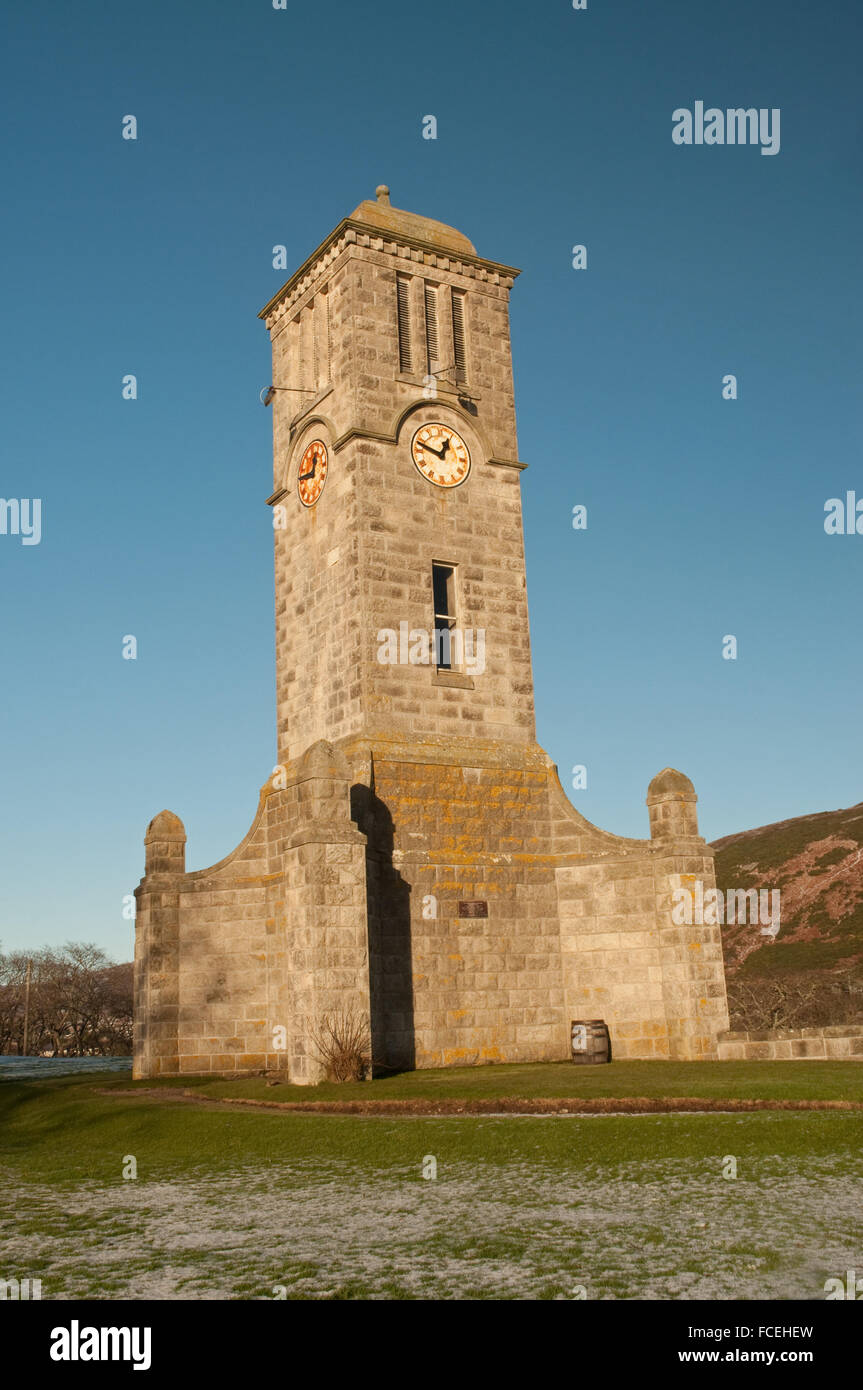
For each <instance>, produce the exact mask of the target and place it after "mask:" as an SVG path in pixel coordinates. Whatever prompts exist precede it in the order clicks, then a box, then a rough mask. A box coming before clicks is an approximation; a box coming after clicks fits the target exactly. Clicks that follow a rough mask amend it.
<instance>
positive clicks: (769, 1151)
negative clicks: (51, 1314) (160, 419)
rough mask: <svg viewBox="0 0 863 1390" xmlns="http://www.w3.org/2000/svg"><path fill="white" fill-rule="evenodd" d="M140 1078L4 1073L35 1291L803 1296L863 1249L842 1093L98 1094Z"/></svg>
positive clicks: (822, 1072)
mask: <svg viewBox="0 0 863 1390" xmlns="http://www.w3.org/2000/svg"><path fill="white" fill-rule="evenodd" d="M143 1084H144V1085H150V1084H152V1083H143ZM178 1084H179V1085H180V1087H181V1089H182V1088H188V1089H194V1090H195V1091H196V1092H202V1093H204V1094H207V1095H212V1096H216V1095H245V1096H252V1097H254V1096H260V1097H261V1098H266V1099H273V1098H278V1099H284V1098H287V1097H288V1096H290V1098H291V1099H293V1098H294V1093H298V1094H299V1098H300V1099H302V1098H308V1099H311V1098H313V1097H314V1098H316V1099H325V1098H330V1097H331V1098H336V1099H342V1098H345V1097H347V1096H348V1095H349V1094H350V1093H351V1092H356V1093H359V1094H360V1096H361V1097H362V1098H365V1097H368V1096H369V1095H370V1094H373V1095H376V1096H379V1097H392V1096H397V1097H409V1096H411V1095H423V1096H430V1095H431V1096H464V1097H470V1096H489V1095H498V1096H500V1095H506V1096H560V1095H569V1096H575V1095H579V1096H602V1095H606V1096H607V1095H617V1096H625V1095H630V1096H633V1095H635V1096H656V1095H660V1094H663V1095H680V1096H712V1097H740V1098H751V1097H764V1098H771V1099H776V1098H779V1099H782V1098H795V1099H807V1098H811V1099H834V1098H835V1099H843V1098H844V1099H861V1098H863V1067H861V1066H860V1064H858V1063H841V1062H835V1063H834V1062H820V1063H811V1064H810V1063H797V1062H792V1063H730V1062H729V1063H713V1064H711V1063H704V1064H702V1063H688V1064H679V1065H677V1064H669V1063H649V1062H640V1063H613V1064H611V1065H610V1066H605V1067H591V1068H582V1067H573V1066H571V1065H566V1064H561V1065H555V1064H549V1065H545V1066H536V1067H520V1066H513V1067H488V1068H480V1069H468V1068H465V1069H459V1070H458V1071H446V1072H422V1073H415V1074H413V1075H406V1076H399V1077H392V1078H389V1079H386V1080H381V1081H376V1082H370V1083H366V1084H364V1085H361V1086H357V1087H347V1086H322V1087H316V1088H314V1090H311V1089H309V1088H293V1087H286V1086H280V1087H273V1088H265V1086H264V1083H263V1080H260V1081H259V1080H258V1079H255V1078H253V1079H250V1080H247V1081H244V1082H218V1081H207V1080H206V1079H203V1078H194V1079H192V1078H188V1079H183V1080H182V1081H181V1082H179V1083H178ZM130 1086H131V1083H130V1082H129V1081H128V1080H126V1079H124V1078H118V1077H117V1076H116V1074H105V1075H104V1076H101V1077H94V1076H93V1075H88V1076H85V1077H64V1078H62V1079H57V1080H46V1081H36V1082H2V1083H0V1172H2V1176H3V1178H4V1183H3V1198H2V1199H0V1201H2V1205H3V1206H4V1207H5V1211H4V1212H3V1221H2V1227H0V1230H2V1236H0V1277H7V1278H8V1277H10V1276H12V1275H17V1277H19V1278H25V1277H28V1276H29V1277H31V1278H39V1277H40V1278H42V1281H43V1298H64V1297H68V1298H84V1297H97V1298H124V1299H135V1298H146V1297H163V1298H256V1299H271V1298H273V1297H274V1296H277V1295H278V1294H279V1293H280V1291H282V1290H284V1294H285V1296H287V1297H289V1298H326V1299H343V1298H435V1297H440V1298H449V1299H500V1298H504V1299H510V1298H553V1299H554V1298H557V1299H562V1298H567V1299H569V1298H572V1297H574V1296H577V1292H578V1290H579V1289H584V1290H585V1292H586V1295H587V1296H588V1297H590V1298H596V1297H600V1298H645V1297H646V1298H663V1299H664V1298H706V1297H718V1298H744V1299H749V1298H766V1297H786V1298H803V1299H806V1298H823V1297H824V1292H823V1284H824V1280H825V1279H826V1278H828V1277H832V1276H834V1275H838V1274H842V1275H844V1271H845V1269H847V1268H857V1269H858V1270H859V1269H863V1239H861V1228H860V1218H859V1213H860V1212H861V1210H863V1160H861V1151H863V1143H861V1141H863V1115H860V1114H855V1113H853V1112H850V1113H849V1112H809V1113H805V1112H804V1113H800V1112H784V1111H771V1112H763V1113H754V1114H746V1115H733V1114H707V1115H681V1116H676V1115H646V1116H623V1117H622V1116H601V1117H578V1116H560V1117H554V1118H548V1117H542V1118H534V1117H529V1116H523V1117H510V1116H506V1117H496V1116H483V1117H474V1116H464V1117H459V1118H431V1117H424V1116H423V1117H414V1118H391V1117H386V1118H380V1117H378V1118H360V1117H354V1116H350V1117H346V1116H329V1115H327V1116H322V1115H301V1114H293V1113H288V1114H281V1113H279V1112H273V1111H260V1110H254V1109H251V1110H247V1111H246V1110H232V1109H227V1108H226V1109H220V1108H217V1107H212V1108H208V1107H204V1106H197V1105H192V1104H188V1103H185V1102H178V1101H171V1100H170V1099H165V1100H164V1101H163V1100H161V1099H157V1100H155V1101H154V1100H152V1099H149V1098H147V1097H143V1096H142V1097H140V1098H137V1097H135V1096H111V1095H97V1094H95V1093H94V1088H95V1087H99V1088H104V1089H106V1090H107V1091H109V1092H110V1091H111V1090H126V1089H129V1088H130ZM167 1089H168V1090H171V1089H174V1087H173V1086H172V1085H169V1086H168V1087H167ZM129 1156H133V1157H134V1159H135V1162H136V1165H137V1177H136V1178H135V1179H134V1180H124V1178H123V1169H124V1164H125V1165H126V1167H127V1168H128V1165H129ZM431 1160H434V1163H432V1162H431ZM731 1160H733V1162H731ZM433 1168H436V1175H435V1176H434V1177H431V1176H424V1173H425V1174H429V1173H430V1172H431V1171H432V1170H433ZM735 1170H736V1176H734V1171H735Z"/></svg>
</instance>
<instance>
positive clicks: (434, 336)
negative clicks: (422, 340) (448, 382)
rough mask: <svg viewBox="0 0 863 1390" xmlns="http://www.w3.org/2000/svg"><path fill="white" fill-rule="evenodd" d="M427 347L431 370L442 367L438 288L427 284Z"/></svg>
mask: <svg viewBox="0 0 863 1390" xmlns="http://www.w3.org/2000/svg"><path fill="white" fill-rule="evenodd" d="M425 290H426V347H427V350H428V369H429V372H436V371H437V370H438V368H439V367H440V352H439V348H438V331H437V290H436V288H435V286H434V285H426V287H425Z"/></svg>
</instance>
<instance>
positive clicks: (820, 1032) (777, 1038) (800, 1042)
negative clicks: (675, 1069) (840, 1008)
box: [718, 1023, 863, 1062]
mask: <svg viewBox="0 0 863 1390" xmlns="http://www.w3.org/2000/svg"><path fill="white" fill-rule="evenodd" d="M718 1047H719V1060H720V1061H721V1062H744V1061H745V1062H782V1061H793V1060H805V1059H808V1060H810V1061H811V1060H813V1059H819V1058H820V1059H821V1060H826V1059H828V1058H830V1059H833V1060H836V1061H845V1062H855V1061H857V1062H863V1027H854V1026H853V1025H850V1024H847V1023H845V1024H840V1025H837V1026H835V1027H831V1028H771V1029H760V1030H754V1031H751V1032H747V1033H733V1032H725V1033H720V1034H719V1039H718Z"/></svg>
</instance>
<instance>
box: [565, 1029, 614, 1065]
mask: <svg viewBox="0 0 863 1390" xmlns="http://www.w3.org/2000/svg"><path fill="white" fill-rule="evenodd" d="M570 1040H571V1050H572V1060H573V1062H580V1063H581V1064H582V1066H588V1067H593V1066H597V1065H598V1064H599V1063H601V1062H610V1061H611V1038H610V1037H609V1035H608V1025H607V1024H606V1022H605V1020H604V1019H602V1018H575V1019H573V1021H572V1024H571V1025H570Z"/></svg>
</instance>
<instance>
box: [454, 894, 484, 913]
mask: <svg viewBox="0 0 863 1390" xmlns="http://www.w3.org/2000/svg"><path fill="white" fill-rule="evenodd" d="M458 915H459V917H487V916H488V903H487V902H484V901H483V900H482V898H477V899H475V900H474V901H473V902H469V903H459V905H458Z"/></svg>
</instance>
